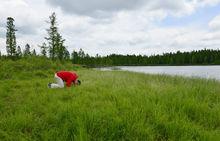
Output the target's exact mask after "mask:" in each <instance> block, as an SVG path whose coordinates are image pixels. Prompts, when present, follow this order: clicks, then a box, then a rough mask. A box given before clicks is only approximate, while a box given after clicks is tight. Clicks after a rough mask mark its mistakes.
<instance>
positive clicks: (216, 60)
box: [0, 13, 220, 67]
mask: <svg viewBox="0 0 220 141" xmlns="http://www.w3.org/2000/svg"><path fill="white" fill-rule="evenodd" d="M14 21H15V20H14V18H12V17H8V18H7V26H6V30H7V32H6V51H7V55H1V52H0V58H6V59H7V58H10V59H12V60H17V59H20V58H29V57H33V56H42V57H45V58H49V59H51V60H60V61H70V60H71V61H72V63H74V64H81V65H86V66H89V67H98V66H147V65H220V50H219V49H216V50H213V49H203V50H199V51H191V52H180V51H177V52H176V53H164V54H162V55H151V56H146V55H120V54H111V55H107V56H100V55H98V54H97V55H96V56H95V57H94V56H90V55H89V54H86V53H85V52H84V51H83V50H82V49H80V50H79V51H78V52H77V51H73V52H72V53H70V52H69V51H68V50H67V46H66V45H65V39H63V37H62V36H61V34H60V33H59V28H58V26H57V18H56V14H55V13H52V14H51V16H49V20H48V21H47V23H48V24H49V27H48V28H47V29H46V31H47V36H46V37H44V39H45V42H43V43H42V45H39V48H40V50H41V52H40V54H37V53H36V51H35V49H33V50H32V51H31V50H30V48H31V47H30V45H29V44H28V43H27V44H26V45H25V49H24V51H22V50H21V47H20V46H19V45H17V41H16V32H17V31H18V30H17V29H16V27H15V25H14Z"/></svg>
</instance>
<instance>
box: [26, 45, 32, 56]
mask: <svg viewBox="0 0 220 141" xmlns="http://www.w3.org/2000/svg"><path fill="white" fill-rule="evenodd" d="M30 48H31V47H30V45H29V44H26V45H25V50H24V56H30V55H31V51H30Z"/></svg>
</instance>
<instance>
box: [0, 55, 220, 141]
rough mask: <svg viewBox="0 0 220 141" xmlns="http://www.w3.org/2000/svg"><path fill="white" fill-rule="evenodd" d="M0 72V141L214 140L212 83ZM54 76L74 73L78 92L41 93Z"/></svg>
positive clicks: (50, 70) (34, 70) (91, 73)
mask: <svg viewBox="0 0 220 141" xmlns="http://www.w3.org/2000/svg"><path fill="white" fill-rule="evenodd" d="M36 60H37V61H36ZM0 65H1V67H0V76H1V77H0V140H13V141H14V140H16V141H17V140H51V141H52V140H53V141H54V140H57V141H64V140H67V141H69V140H76V141H80V140H81V141H84V140H94V141H96V140H109V141H110V140H114V141H115V140H131V141H134V140H149V141H151V140H152V141H162V140H164V141H165V140H169V141H176V140H182V141H186V140H198V141H205V140H210V141H213V140H219V139H220V136H219V135H220V83H219V82H216V81H214V80H204V79H196V78H192V79H189V78H182V77H170V76H165V75H146V74H138V73H131V72H122V71H113V72H111V71H105V72H102V71H95V70H91V69H88V70H87V69H80V68H78V67H76V66H72V65H71V64H70V63H62V64H60V63H59V62H56V63H53V62H51V61H49V60H43V59H36V58H35V59H34V61H32V62H29V61H26V60H20V61H17V62H13V61H3V62H0ZM59 69H66V70H76V71H77V72H78V73H79V76H80V78H81V80H82V85H81V86H78V87H72V88H64V89H48V88H47V83H48V82H51V81H53V76H54V72H55V71H56V70H59Z"/></svg>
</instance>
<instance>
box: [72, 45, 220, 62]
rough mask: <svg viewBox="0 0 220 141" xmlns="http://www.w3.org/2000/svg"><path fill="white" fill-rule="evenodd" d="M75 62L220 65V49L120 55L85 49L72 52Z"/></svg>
mask: <svg viewBox="0 0 220 141" xmlns="http://www.w3.org/2000/svg"><path fill="white" fill-rule="evenodd" d="M71 58H72V62H73V63H74V64H83V65H87V66H148V65H220V50H219V49H217V50H213V49H203V50H198V51H191V52H180V51H177V52H176V53H164V54H162V55H151V56H146V55H118V54H111V55H107V56H99V55H98V54H97V55H96V56H95V57H93V56H89V55H88V54H85V53H84V51H83V50H80V51H79V52H75V51H74V52H73V53H72V54H71Z"/></svg>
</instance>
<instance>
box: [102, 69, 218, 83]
mask: <svg viewBox="0 0 220 141" xmlns="http://www.w3.org/2000/svg"><path fill="white" fill-rule="evenodd" d="M119 69H120V70H126V71H133V72H142V73H149V74H168V75H182V76H189V77H201V78H211V79H218V80H220V66H119V67H109V68H107V67H106V68H101V70H119Z"/></svg>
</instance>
